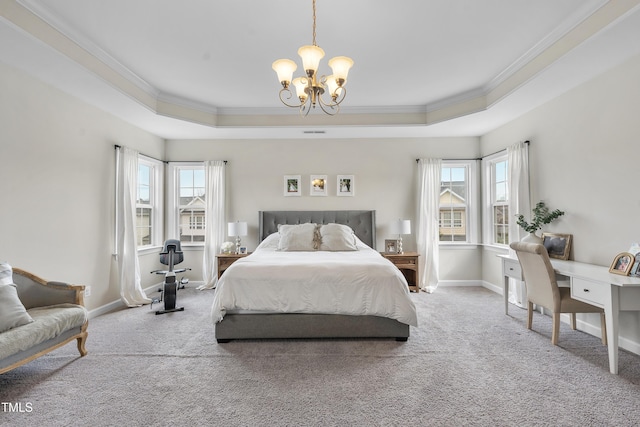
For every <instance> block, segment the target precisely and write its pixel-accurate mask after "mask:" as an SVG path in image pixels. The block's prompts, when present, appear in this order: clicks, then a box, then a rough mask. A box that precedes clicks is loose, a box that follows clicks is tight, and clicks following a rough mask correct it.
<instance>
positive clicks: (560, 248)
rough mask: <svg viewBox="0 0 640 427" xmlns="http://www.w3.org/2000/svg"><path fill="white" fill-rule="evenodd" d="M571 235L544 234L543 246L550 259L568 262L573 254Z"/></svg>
mask: <svg viewBox="0 0 640 427" xmlns="http://www.w3.org/2000/svg"><path fill="white" fill-rule="evenodd" d="M572 238H573V236H572V235H571V234H559V233H542V244H543V245H544V247H545V248H546V249H547V252H548V253H549V258H555V259H562V260H565V261H566V260H568V259H569V253H570V252H571V240H572Z"/></svg>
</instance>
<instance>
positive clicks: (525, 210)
mask: <svg viewBox="0 0 640 427" xmlns="http://www.w3.org/2000/svg"><path fill="white" fill-rule="evenodd" d="M507 161H508V170H507V182H508V186H509V187H508V194H509V241H510V242H517V241H520V240H521V239H522V238H523V237H524V236H525V235H526V234H527V233H526V232H525V231H524V230H523V229H522V228H521V227H520V226H519V225H518V224H517V223H516V221H515V216H516V215H517V214H523V215H524V216H525V218H527V219H529V217H530V212H531V202H530V197H529V146H528V144H526V143H524V142H519V143H517V144H514V145H512V146H510V147H507ZM509 254H510V255H511V256H514V257H515V256H516V254H515V252H514V251H513V249H509ZM509 302H510V303H512V304H515V305H516V306H518V307H526V306H527V290H526V287H525V285H524V282H520V281H516V280H514V279H509Z"/></svg>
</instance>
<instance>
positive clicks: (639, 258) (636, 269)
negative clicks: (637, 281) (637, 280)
mask: <svg viewBox="0 0 640 427" xmlns="http://www.w3.org/2000/svg"><path fill="white" fill-rule="evenodd" d="M629 276H635V277H640V253H637V254H636V259H635V261H634V262H633V265H632V266H631V271H629Z"/></svg>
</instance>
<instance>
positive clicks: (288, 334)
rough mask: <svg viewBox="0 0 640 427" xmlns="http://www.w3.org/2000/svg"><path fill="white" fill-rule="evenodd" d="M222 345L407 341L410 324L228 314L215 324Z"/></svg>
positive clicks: (376, 318) (366, 319)
mask: <svg viewBox="0 0 640 427" xmlns="http://www.w3.org/2000/svg"><path fill="white" fill-rule="evenodd" d="M215 334H216V340H217V341H218V342H219V343H225V342H229V341H231V340H236V339H287V338H395V339H396V341H406V340H407V339H408V338H409V325H407V324H404V323H401V322H398V321H397V320H395V319H389V318H386V317H379V316H348V315H342V314H303V313H273V314H227V315H225V316H224V319H223V320H222V322H218V323H216V324H215Z"/></svg>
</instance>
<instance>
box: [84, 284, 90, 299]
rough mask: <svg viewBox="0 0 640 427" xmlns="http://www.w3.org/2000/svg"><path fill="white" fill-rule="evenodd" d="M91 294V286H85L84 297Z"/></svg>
mask: <svg viewBox="0 0 640 427" xmlns="http://www.w3.org/2000/svg"><path fill="white" fill-rule="evenodd" d="M90 296H91V286H85V287H84V297H85V298H88V297H90Z"/></svg>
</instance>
